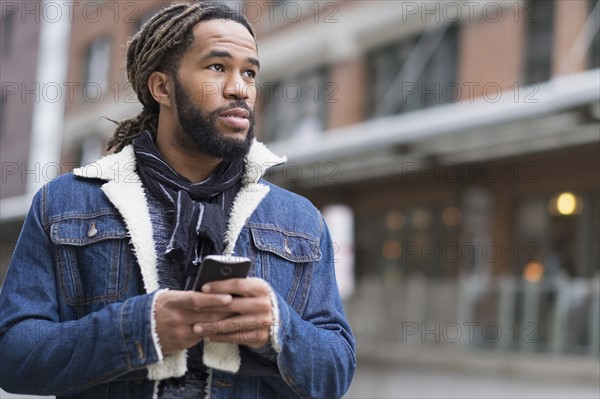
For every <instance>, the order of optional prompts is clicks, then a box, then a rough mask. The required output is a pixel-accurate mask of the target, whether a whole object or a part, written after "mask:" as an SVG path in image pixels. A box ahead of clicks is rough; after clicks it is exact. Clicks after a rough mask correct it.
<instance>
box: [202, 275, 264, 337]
mask: <svg viewBox="0 0 600 399" xmlns="http://www.w3.org/2000/svg"><path fill="white" fill-rule="evenodd" d="M202 292H203V293H206V294H211V295H212V294H232V295H239V296H238V297H233V299H232V301H231V302H230V303H228V304H226V305H223V306H218V307H215V308H214V309H213V310H214V311H218V312H222V313H234V314H235V315H234V316H232V317H229V318H227V319H224V320H220V321H214V322H208V323H207V322H199V323H198V324H196V325H195V326H194V330H195V331H197V332H201V334H202V335H203V336H204V338H205V340H207V341H211V342H232V343H236V344H239V345H247V346H250V347H253V348H259V347H261V346H264V345H266V344H267V343H268V342H269V337H270V329H271V327H272V325H273V310H272V305H271V296H270V292H269V285H268V284H267V283H266V282H265V281H264V280H261V279H259V278H234V279H228V280H222V281H214V282H211V283H207V284H205V285H203V286H202Z"/></svg>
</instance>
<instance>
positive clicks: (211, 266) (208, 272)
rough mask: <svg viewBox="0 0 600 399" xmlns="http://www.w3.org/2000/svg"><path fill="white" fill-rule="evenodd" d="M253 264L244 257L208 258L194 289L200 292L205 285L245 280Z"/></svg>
mask: <svg viewBox="0 0 600 399" xmlns="http://www.w3.org/2000/svg"><path fill="white" fill-rule="evenodd" d="M251 264H252V263H251V261H250V259H248V258H243V257H232V258H228V257H216V256H209V257H206V258H204V260H203V261H202V265H200V270H199V271H198V275H197V276H196V279H195V281H194V284H193V287H192V289H193V290H194V291H200V289H201V288H202V286H203V285H204V284H206V283H209V282H211V281H218V280H226V279H230V278H244V277H246V276H247V275H248V272H249V271H250V266H251Z"/></svg>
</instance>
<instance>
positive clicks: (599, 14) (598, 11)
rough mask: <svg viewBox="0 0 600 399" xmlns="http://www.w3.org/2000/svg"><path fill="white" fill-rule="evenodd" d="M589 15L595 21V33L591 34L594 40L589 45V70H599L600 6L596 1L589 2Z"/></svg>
mask: <svg viewBox="0 0 600 399" xmlns="http://www.w3.org/2000/svg"><path fill="white" fill-rule="evenodd" d="M590 15H591V16H592V18H594V19H595V21H596V23H595V28H596V31H595V32H593V34H594V39H593V40H592V44H591V45H590V68H592V69H593V68H600V26H599V25H600V21H599V19H600V5H598V0H593V1H591V2H590Z"/></svg>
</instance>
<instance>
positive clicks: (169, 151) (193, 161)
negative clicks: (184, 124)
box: [156, 134, 222, 183]
mask: <svg viewBox="0 0 600 399" xmlns="http://www.w3.org/2000/svg"><path fill="white" fill-rule="evenodd" d="M192 147H193V146H192V145H189V146H187V148H186V146H184V145H182V144H181V143H177V142H176V141H175V140H173V138H172V137H170V136H167V135H164V134H157V137H156V148H157V149H158V151H159V152H160V154H161V155H162V157H163V159H164V161H165V162H166V163H168V164H169V166H170V167H172V168H173V169H174V170H175V171H176V172H177V173H179V174H180V175H182V176H184V177H185V178H187V179H188V180H190V181H191V182H192V183H198V182H201V181H204V180H206V179H208V177H210V175H212V174H213V172H214V171H215V169H216V168H217V166H219V164H220V163H221V161H222V159H220V158H214V157H211V156H209V155H207V154H205V153H203V152H200V151H196V150H193V149H191V148H192Z"/></svg>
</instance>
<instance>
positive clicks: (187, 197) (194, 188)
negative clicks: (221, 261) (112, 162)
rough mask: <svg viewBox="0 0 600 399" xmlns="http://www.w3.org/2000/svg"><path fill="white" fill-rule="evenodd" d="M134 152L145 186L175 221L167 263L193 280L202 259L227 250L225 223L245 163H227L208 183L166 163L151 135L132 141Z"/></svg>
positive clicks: (167, 252)
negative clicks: (196, 180) (180, 171)
mask: <svg viewBox="0 0 600 399" xmlns="http://www.w3.org/2000/svg"><path fill="white" fill-rule="evenodd" d="M133 150H134V152H135V157H136V159H137V169H138V172H139V175H140V178H141V180H142V183H143V185H144V187H145V188H146V189H147V190H148V191H150V193H151V194H152V195H153V196H154V197H155V198H156V199H158V200H159V201H160V202H161V203H162V204H164V205H166V206H167V207H168V208H169V214H170V216H171V217H172V220H173V222H174V226H175V227H174V229H173V234H172V235H171V239H170V240H169V244H168V245H167V250H166V253H165V255H166V258H167V261H169V262H171V263H178V264H183V265H184V267H185V270H186V272H187V274H188V278H189V277H190V276H192V275H194V274H195V273H196V270H197V266H198V265H199V262H200V260H201V259H202V257H203V256H206V255H215V254H221V253H222V252H223V249H224V243H223V239H224V235H225V224H226V220H228V219H229V213H230V211H231V206H232V204H233V200H234V199H235V196H236V194H237V192H238V191H239V189H240V186H241V180H242V175H243V173H244V160H243V159H242V158H236V159H232V160H223V161H222V162H221V163H220V164H219V166H217V169H216V170H215V172H214V173H213V174H212V175H211V176H210V177H209V178H208V179H206V180H205V181H202V182H200V183H192V182H191V181H189V180H188V179H187V178H185V177H183V176H181V175H180V174H179V173H177V172H176V171H175V170H173V169H172V168H171V167H170V166H169V165H168V164H167V163H166V162H165V161H163V159H162V156H161V155H160V153H159V152H158V149H157V148H156V146H155V145H154V140H153V138H152V135H151V134H150V132H148V131H146V132H144V133H142V134H140V135H139V136H138V137H137V138H136V139H135V140H134V141H133ZM193 266H196V267H193Z"/></svg>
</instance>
